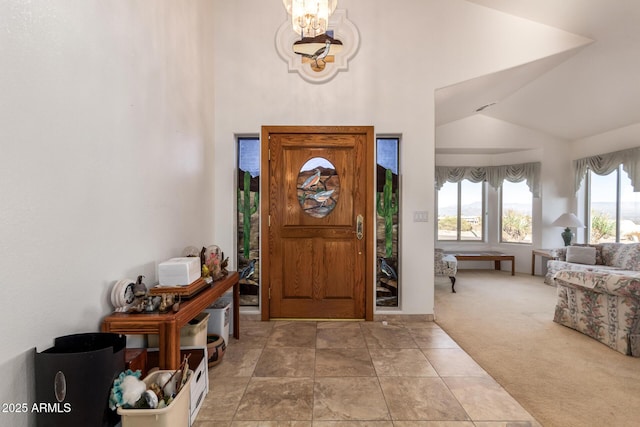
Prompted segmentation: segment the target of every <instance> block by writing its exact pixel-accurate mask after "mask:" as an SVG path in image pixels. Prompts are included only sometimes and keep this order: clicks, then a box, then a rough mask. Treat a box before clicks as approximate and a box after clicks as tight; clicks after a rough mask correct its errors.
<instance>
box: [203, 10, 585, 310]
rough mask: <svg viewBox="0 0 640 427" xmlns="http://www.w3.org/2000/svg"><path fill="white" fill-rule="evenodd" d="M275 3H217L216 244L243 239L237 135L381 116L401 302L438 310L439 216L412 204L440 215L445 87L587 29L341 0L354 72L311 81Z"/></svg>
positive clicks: (559, 46)
mask: <svg viewBox="0 0 640 427" xmlns="http://www.w3.org/2000/svg"><path fill="white" fill-rule="evenodd" d="M273 3H279V2H273ZM273 3H272V2H264V1H259V0H236V1H234V2H223V1H218V2H216V14H215V15H216V18H215V31H216V37H215V40H216V42H215V51H216V65H215V70H214V79H215V87H216V92H215V99H216V101H215V103H216V106H215V111H216V117H215V153H224V156H215V165H214V168H213V170H214V183H213V184H214V195H215V199H214V201H213V203H214V206H215V212H216V217H215V222H214V225H213V227H214V229H213V235H214V236H215V240H216V244H218V245H219V246H221V247H222V248H223V249H225V250H226V248H233V247H234V241H235V239H234V235H235V227H234V226H233V224H235V208H234V200H235V190H234V188H233V187H232V186H230V185H229V184H228V183H229V181H232V182H233V180H235V169H234V162H233V161H230V160H231V159H233V158H234V154H235V145H234V134H238V133H254V134H257V133H259V132H260V128H261V126H262V125H373V126H374V127H375V132H376V133H377V134H401V135H402V142H401V144H402V145H401V159H400V161H401V165H402V166H401V169H402V176H401V179H402V195H401V198H400V200H401V201H402V207H401V209H402V218H401V223H402V227H401V236H400V242H401V253H402V265H401V275H402V283H403V284H402V295H401V302H400V305H401V309H400V312H401V313H403V314H424V313H433V283H432V280H431V277H432V276H433V275H432V274H431V273H430V272H431V271H433V242H434V227H433V222H429V223H415V222H413V212H414V211H419V210H426V211H429V213H430V215H429V218H431V220H432V219H433V218H434V211H433V209H434V206H433V200H434V189H433V177H434V169H433V168H434V145H435V143H434V134H435V129H434V105H433V104H434V92H435V90H436V89H437V88H439V87H444V86H447V85H451V84H453V83H457V82H459V81H461V80H466V79H469V78H473V77H476V76H480V75H483V74H487V73H491V72H495V71H498V70H502V69H506V68H509V67H513V66H516V65H519V64H522V63H524V62H529V61H532V60H534V59H538V58H539V57H541V56H545V55H550V54H554V53H557V52H559V51H563V50H565V49H569V48H571V47H574V46H575V45H576V44H579V43H582V41H583V39H579V40H578V39H577V38H573V37H572V36H571V35H568V33H565V32H561V31H555V30H553V29H552V28H550V27H547V26H542V25H538V24H536V23H533V22H531V21H526V20H523V19H520V18H515V17H512V16H509V15H506V14H504V13H499V12H496V11H494V10H491V9H487V8H484V7H479V6H477V5H473V4H469V3H467V2H465V1H460V0H448V1H446V2H444V1H437V0H427V1H403V2H388V1H382V0H371V1H367V2H362V1H353V0H342V1H341V2H340V5H339V7H340V8H341V9H346V10H347V14H348V18H349V19H350V20H351V21H352V22H353V23H354V24H355V25H356V26H357V28H358V30H359V34H360V40H361V45H360V48H359V51H358V53H357V54H356V56H355V57H354V58H353V60H352V61H351V63H350V64H349V70H348V72H344V73H340V74H338V75H337V76H336V77H335V78H334V79H333V80H331V81H330V82H328V83H326V84H312V83H308V82H306V81H305V80H303V79H302V78H300V76H298V75H296V74H288V73H287V67H286V64H285V63H284V62H283V61H282V60H281V59H280V58H279V56H278V55H277V53H276V51H275V47H274V38H275V32H276V30H277V29H278V27H279V26H280V24H281V23H282V22H283V21H285V20H286V19H287V17H286V14H285V11H284V8H282V7H279V6H278V5H276V6H275V7H274V4H273ZM247 10H252V11H253V13H252V14H250V15H247V14H246V11H247ZM529 254H530V253H529ZM233 262H235V260H233ZM233 262H232V264H233ZM372 286H373V284H372ZM377 313H381V311H377Z"/></svg>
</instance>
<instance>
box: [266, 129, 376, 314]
mask: <svg viewBox="0 0 640 427" xmlns="http://www.w3.org/2000/svg"><path fill="white" fill-rule="evenodd" d="M272 133H288V134H292V133H295V134H314V135H318V134H361V135H364V136H365V141H366V143H365V156H364V162H365V163H366V164H365V165H363V166H364V167H363V169H364V171H365V175H366V176H365V182H366V184H365V187H366V188H365V191H364V193H365V206H366V207H365V227H364V231H365V244H364V246H365V254H364V263H365V277H364V280H365V284H364V288H365V291H364V298H365V318H364V320H368V321H372V320H373V307H374V299H375V298H374V296H375V294H374V288H373V286H374V284H375V256H374V255H375V241H376V240H375V234H374V226H373V224H374V221H375V217H374V210H373V207H374V203H375V197H374V196H375V194H374V189H375V188H374V183H375V181H374V173H375V168H374V166H375V165H374V149H375V137H374V133H373V126H262V130H261V134H260V155H261V160H260V169H261V172H260V175H261V177H260V293H261V295H260V301H261V304H260V310H261V318H262V320H269V319H270V318H271V316H270V308H271V307H270V288H271V283H270V280H271V279H270V267H269V266H270V255H269V244H270V242H269V232H268V229H269V208H270V200H269V185H270V181H271V171H270V168H269V156H270V155H269V136H270V134H272Z"/></svg>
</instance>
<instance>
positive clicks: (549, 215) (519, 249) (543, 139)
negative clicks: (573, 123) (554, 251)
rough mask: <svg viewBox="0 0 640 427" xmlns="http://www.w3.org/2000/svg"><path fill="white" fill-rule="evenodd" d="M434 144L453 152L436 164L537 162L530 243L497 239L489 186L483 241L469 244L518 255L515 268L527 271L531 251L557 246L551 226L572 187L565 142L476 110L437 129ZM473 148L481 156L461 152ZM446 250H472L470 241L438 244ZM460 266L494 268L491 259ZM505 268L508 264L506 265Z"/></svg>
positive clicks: (496, 215)
mask: <svg viewBox="0 0 640 427" xmlns="http://www.w3.org/2000/svg"><path fill="white" fill-rule="evenodd" d="M436 147H441V148H443V149H444V148H446V150H448V152H451V151H452V150H453V151H454V154H438V155H436V164H437V165H439V166H497V165H507V164H517V163H527V162H541V164H542V165H541V180H540V187H541V194H540V198H536V199H533V212H532V213H533V215H532V220H533V230H534V234H533V236H532V243H531V244H508V243H500V230H499V224H498V218H499V198H498V194H497V192H496V191H495V190H493V189H491V188H489V190H488V195H487V212H488V219H489V223H488V224H487V225H488V229H487V239H486V242H485V243H478V244H477V245H476V244H473V245H472V248H478V249H485V250H497V251H501V252H505V253H509V254H513V255H515V256H516V271H517V272H523V273H526V272H529V273H530V272H531V250H532V249H533V248H550V247H558V246H561V245H562V244H563V243H562V239H561V237H560V232H561V229H558V228H556V227H551V226H550V224H551V223H552V222H553V221H554V220H555V219H556V218H557V217H559V216H560V215H561V214H562V213H564V212H567V209H569V208H570V204H571V198H568V197H567V195H570V194H571V188H572V185H573V175H572V173H571V168H570V166H571V162H570V160H569V153H570V144H569V141H565V140H562V139H558V138H556V137H552V136H550V135H547V134H544V133H542V132H537V131H535V130H531V129H528V128H525V127H522V126H518V125H514V124H512V123H508V122H505V121H502V120H498V119H495V118H492V117H489V116H486V115H482V114H477V115H474V116H471V117H468V118H466V119H462V120H457V121H454V122H451V123H447V124H445V125H441V126H438V128H437V129H436ZM465 152H475V153H479V154H464V153H465ZM437 245H438V247H442V248H444V249H446V250H456V249H459V250H464V249H466V250H473V249H470V245H469V243H466V244H461V243H452V242H438V244H437ZM460 267H461V268H492V266H491V265H489V263H486V262H485V263H469V262H465V263H464V264H461V265H460ZM502 268H503V269H504V270H508V269H510V268H511V265H509V263H504V265H503V266H502Z"/></svg>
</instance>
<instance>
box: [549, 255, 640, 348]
mask: <svg viewBox="0 0 640 427" xmlns="http://www.w3.org/2000/svg"><path fill="white" fill-rule="evenodd" d="M597 246H599V248H598V250H599V251H601V255H600V258H599V259H598V261H599V262H601V264H598V263H596V264H594V265H586V264H575V263H568V262H566V261H562V253H561V251H559V253H557V255H558V256H559V257H560V260H555V261H549V262H548V269H549V270H550V271H551V274H552V278H553V279H552V280H553V282H554V283H555V284H556V285H557V288H558V292H557V300H556V309H555V315H554V319H553V320H554V321H555V322H557V323H559V324H561V325H564V326H567V327H569V328H572V329H575V330H577V331H580V332H582V333H583V334H585V335H588V336H590V337H592V338H594V339H596V340H598V341H600V342H602V343H603V344H606V345H607V346H609V347H611V348H613V349H615V350H617V351H619V352H621V353H623V354H626V355H630V356H634V357H640V271H639V270H640V244H637V243H632V244H622V243H603V244H600V245H597Z"/></svg>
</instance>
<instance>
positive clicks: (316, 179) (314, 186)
mask: <svg viewBox="0 0 640 427" xmlns="http://www.w3.org/2000/svg"><path fill="white" fill-rule="evenodd" d="M296 187H297V189H298V202H300V207H301V208H302V210H303V211H304V212H305V213H306V214H307V215H310V216H312V217H314V218H324V217H325V216H327V215H329V213H331V211H332V210H333V208H335V207H336V203H337V202H338V196H339V195H340V178H339V177H338V174H337V173H336V168H335V166H333V164H332V163H331V162H330V161H329V160H327V159H325V158H323V157H313V158H311V159H309V160H308V161H307V162H306V163H305V164H304V165H302V168H300V173H298V181H297V185H296Z"/></svg>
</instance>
